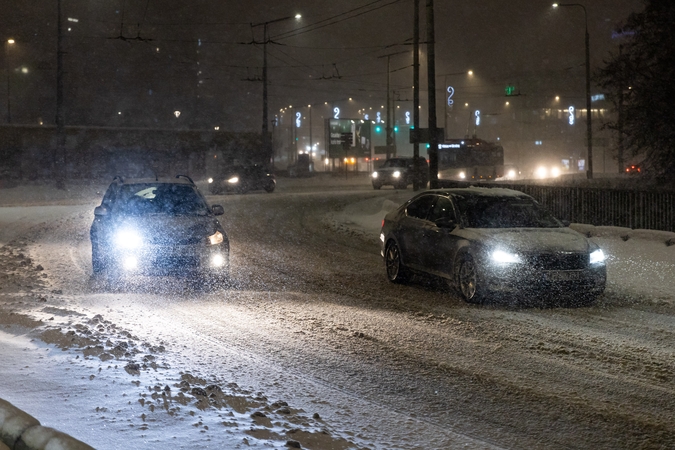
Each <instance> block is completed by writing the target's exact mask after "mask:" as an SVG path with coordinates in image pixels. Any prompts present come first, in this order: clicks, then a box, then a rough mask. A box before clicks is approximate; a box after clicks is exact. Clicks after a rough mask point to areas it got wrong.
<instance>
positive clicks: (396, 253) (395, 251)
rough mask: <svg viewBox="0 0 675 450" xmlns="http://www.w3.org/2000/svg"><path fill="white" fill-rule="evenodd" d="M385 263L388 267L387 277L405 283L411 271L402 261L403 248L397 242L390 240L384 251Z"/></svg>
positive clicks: (395, 281) (392, 280)
mask: <svg viewBox="0 0 675 450" xmlns="http://www.w3.org/2000/svg"><path fill="white" fill-rule="evenodd" d="M384 264H385V267H386V269H387V278H388V279H389V281H391V282H394V283H403V282H405V281H406V280H407V279H408V277H409V273H408V270H407V269H406V267H405V266H404V265H403V263H402V262H401V250H400V249H399V247H398V244H396V242H390V243H389V244H388V245H387V248H386V249H385V251H384Z"/></svg>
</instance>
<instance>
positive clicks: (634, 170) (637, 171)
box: [626, 164, 642, 175]
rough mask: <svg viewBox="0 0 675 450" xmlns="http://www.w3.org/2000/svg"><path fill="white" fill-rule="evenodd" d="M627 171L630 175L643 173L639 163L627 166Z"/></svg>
mask: <svg viewBox="0 0 675 450" xmlns="http://www.w3.org/2000/svg"><path fill="white" fill-rule="evenodd" d="M626 173H627V174H628V175H640V174H642V167H640V166H639V165H638V164H631V165H630V166H627V167H626Z"/></svg>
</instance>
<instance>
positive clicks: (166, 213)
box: [90, 175, 230, 278]
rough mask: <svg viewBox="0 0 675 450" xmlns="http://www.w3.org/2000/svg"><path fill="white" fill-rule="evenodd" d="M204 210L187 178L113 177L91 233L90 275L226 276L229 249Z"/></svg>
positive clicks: (212, 213) (213, 211) (216, 210)
mask: <svg viewBox="0 0 675 450" xmlns="http://www.w3.org/2000/svg"><path fill="white" fill-rule="evenodd" d="M223 213H224V211H223V207H222V206H220V205H213V206H209V205H208V203H207V202H206V199H205V198H204V196H203V195H202V194H201V192H199V190H198V189H197V186H195V184H194V183H193V182H192V180H191V179H190V178H189V177H187V176H182V175H179V176H177V177H176V178H173V179H156V178H155V179H122V178H121V177H116V178H115V179H114V180H113V182H112V183H111V184H110V186H109V187H108V190H107V191H106V193H105V195H104V196H103V200H102V201H101V205H100V206H97V207H96V209H94V221H93V223H92V225H91V229H90V237H91V263H92V268H93V272H94V274H99V273H105V272H107V273H108V274H109V275H111V276H114V277H118V276H123V275H127V274H157V273H168V274H171V273H174V274H177V273H181V274H184V273H196V274H199V275H207V276H213V277H218V278H224V277H226V276H227V274H228V269H229V254H230V244H229V241H228V238H227V234H226V233H225V230H224V229H223V227H222V226H221V224H220V223H219V222H218V220H217V219H216V216H218V215H222V214H223Z"/></svg>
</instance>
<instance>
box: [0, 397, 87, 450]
mask: <svg viewBox="0 0 675 450" xmlns="http://www.w3.org/2000/svg"><path fill="white" fill-rule="evenodd" d="M47 449H59V450H93V447H91V446H89V445H87V444H85V443H84V442H81V441H78V440H77V439H75V438H73V437H72V436H69V435H67V434H65V433H61V432H60V431H56V430H54V429H53V428H47V427H43V426H42V425H40V422H39V421H38V420H37V419H36V418H35V417H33V416H31V415H30V414H28V413H26V412H24V411H22V410H20V409H19V408H17V407H16V406H14V405H12V404H11V403H9V402H7V401H5V400H3V399H0V450H47Z"/></svg>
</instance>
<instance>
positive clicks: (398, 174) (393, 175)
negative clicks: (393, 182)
mask: <svg viewBox="0 0 675 450" xmlns="http://www.w3.org/2000/svg"><path fill="white" fill-rule="evenodd" d="M391 176H392V177H394V178H399V177H400V176H401V172H399V171H398V170H397V171H396V172H394V173H392V174H391Z"/></svg>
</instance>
